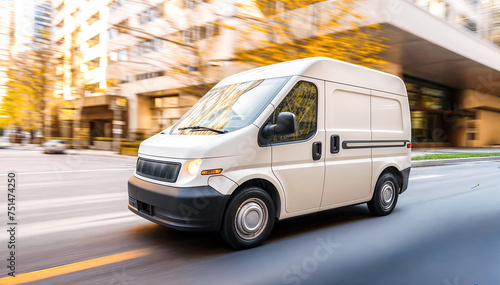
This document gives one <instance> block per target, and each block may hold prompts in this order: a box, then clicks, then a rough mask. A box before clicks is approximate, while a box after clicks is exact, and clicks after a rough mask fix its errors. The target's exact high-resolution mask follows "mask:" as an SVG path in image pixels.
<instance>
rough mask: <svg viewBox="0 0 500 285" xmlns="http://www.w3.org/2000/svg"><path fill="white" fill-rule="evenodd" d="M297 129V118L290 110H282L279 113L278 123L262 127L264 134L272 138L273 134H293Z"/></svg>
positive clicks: (267, 137) (265, 136)
mask: <svg viewBox="0 0 500 285" xmlns="http://www.w3.org/2000/svg"><path fill="white" fill-rule="evenodd" d="M296 131H297V120H296V119H295V115H294V114H292V113H290V112H282V113H280V114H279V115H278V120H277V122H276V125H272V124H268V125H265V126H264V128H263V129H262V136H263V137H264V138H266V139H270V138H272V137H273V136H278V135H279V136H283V135H291V134H293V133H295V132H296Z"/></svg>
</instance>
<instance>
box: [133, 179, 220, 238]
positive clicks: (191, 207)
mask: <svg viewBox="0 0 500 285" xmlns="http://www.w3.org/2000/svg"><path fill="white" fill-rule="evenodd" d="M128 195H129V204H128V208H129V209H130V211H132V212H134V213H136V214H137V215H139V216H141V217H143V218H145V219H148V220H150V221H152V222H155V223H157V224H160V225H164V226H166V227H169V228H174V229H177V230H184V231H218V230H219V229H220V227H221V222H222V216H223V214H224V209H225V207H226V203H227V201H228V199H229V195H222V194H220V193H219V192H217V191H216V190H214V189H213V188H212V187H210V186H201V187H187V188H177V187H170V186H165V185H160V184H155V183H151V182H148V181H144V180H141V179H138V178H137V177H135V176H133V177H131V178H130V179H129V180H128Z"/></svg>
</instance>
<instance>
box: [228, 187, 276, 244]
mask: <svg viewBox="0 0 500 285" xmlns="http://www.w3.org/2000/svg"><path fill="white" fill-rule="evenodd" d="M275 217H276V214H275V209H274V203H273V200H272V198H271V196H269V194H268V193H267V192H266V191H264V190H262V189H261V188H258V187H253V186H251V187H248V188H245V189H243V190H242V191H240V192H238V193H237V194H235V195H234V197H232V198H231V200H229V203H228V206H227V208H226V212H225V213H224V218H223V220H222V228H221V231H220V235H221V236H222V239H224V241H225V242H226V243H227V244H228V245H230V246H231V247H233V248H235V249H247V248H252V247H256V246H258V245H259V244H261V243H262V242H263V241H264V240H265V239H266V238H267V237H268V236H269V234H270V233H271V231H272V229H273V226H274V219H275Z"/></svg>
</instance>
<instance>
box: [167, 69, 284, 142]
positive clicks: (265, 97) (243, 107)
mask: <svg viewBox="0 0 500 285" xmlns="http://www.w3.org/2000/svg"><path fill="white" fill-rule="evenodd" d="M289 79H290V76H287V77H279V78H269V79H261V80H255V81H248V82H242V83H236V84H231V85H226V86H222V87H216V88H212V89H211V90H210V91H208V93H207V94H205V96H203V98H201V99H200V101H198V102H197V103H196V104H195V105H194V106H193V107H192V108H191V109H190V110H189V111H188V112H187V113H186V114H185V115H184V116H182V118H181V119H180V120H179V121H178V122H177V123H176V124H175V125H174V127H173V128H172V130H171V131H170V133H171V134H174V135H179V134H180V135H217V134H221V133H227V132H231V131H235V130H238V129H241V128H244V127H246V126H248V125H250V124H251V123H253V121H254V120H255V119H256V118H257V117H258V116H259V115H260V113H261V112H262V111H263V110H264V109H265V108H266V107H267V105H269V103H270V102H271V100H272V99H273V98H274V96H275V95H276V94H277V93H278V91H279V90H280V89H281V88H282V87H283V85H285V83H286V82H287V81H288V80H289Z"/></svg>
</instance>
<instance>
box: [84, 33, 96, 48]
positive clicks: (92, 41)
mask: <svg viewBox="0 0 500 285" xmlns="http://www.w3.org/2000/svg"><path fill="white" fill-rule="evenodd" d="M87 44H88V45H89V48H91V47H93V46H95V45H98V44H99V35H96V36H94V37H92V38H91V39H89V40H88V41H87Z"/></svg>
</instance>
